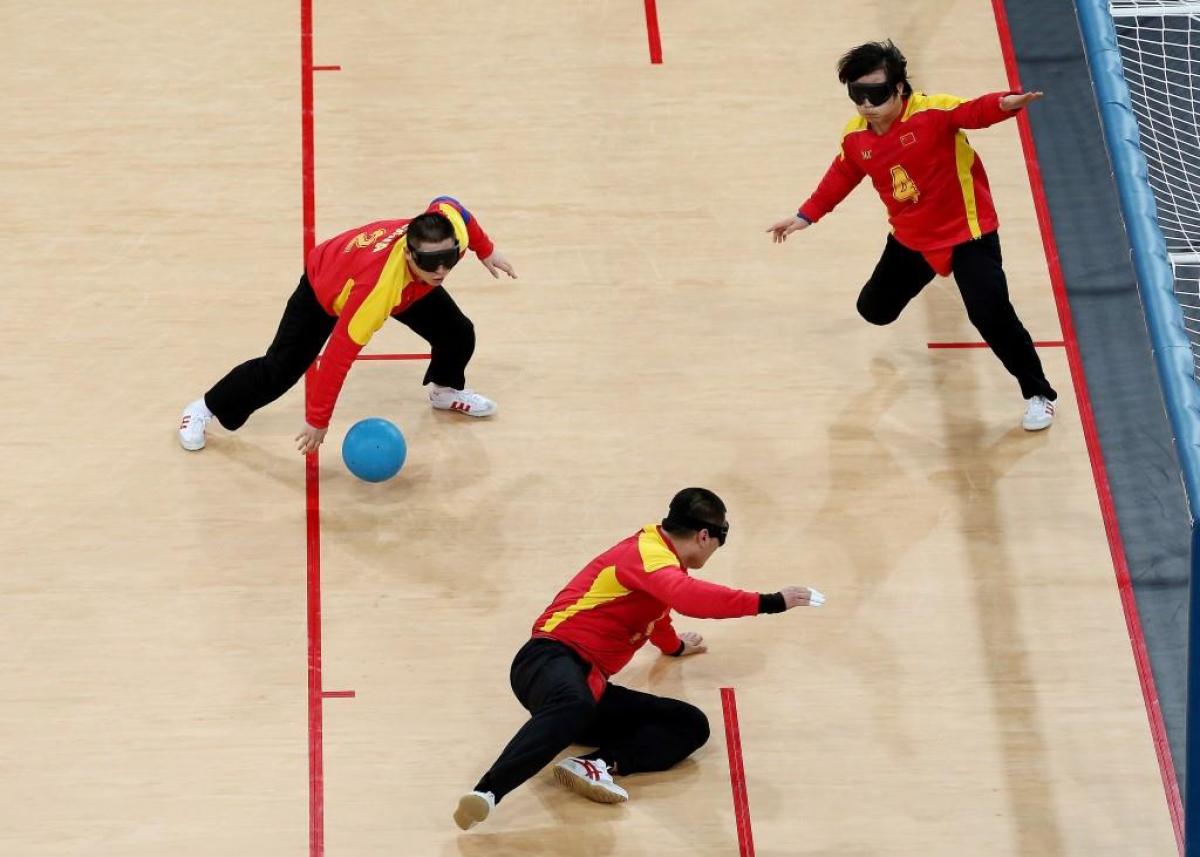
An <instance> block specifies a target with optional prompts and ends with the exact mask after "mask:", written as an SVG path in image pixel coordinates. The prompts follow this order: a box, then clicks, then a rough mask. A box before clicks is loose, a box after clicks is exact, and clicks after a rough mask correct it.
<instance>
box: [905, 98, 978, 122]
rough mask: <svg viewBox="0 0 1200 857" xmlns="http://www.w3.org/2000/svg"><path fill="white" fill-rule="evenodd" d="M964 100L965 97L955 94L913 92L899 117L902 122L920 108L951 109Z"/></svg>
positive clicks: (920, 109)
mask: <svg viewBox="0 0 1200 857" xmlns="http://www.w3.org/2000/svg"><path fill="white" fill-rule="evenodd" d="M964 101H966V99H965V98H959V97H958V96H957V95H944V94H941V93H939V94H936V95H926V94H925V93H924V92H914V93H913V94H912V95H911V96H909V99H908V107H906V108H905V109H904V115H903V116H901V117H900V121H901V122H903V121H905V120H906V119H908V118H909V117H910V116H912V115H913V114H915V113H920V112H921V111H922V110H953V109H954V108H955V107H957V106H958V105H960V104H962V103H963V102H964Z"/></svg>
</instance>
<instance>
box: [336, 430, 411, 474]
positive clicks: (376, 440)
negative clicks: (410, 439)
mask: <svg viewBox="0 0 1200 857" xmlns="http://www.w3.org/2000/svg"><path fill="white" fill-rule="evenodd" d="M407 456H408V445H407V444H406V443H405V442H404V435H402V434H401V433H400V429H398V428H396V426H395V424H393V423H391V422H389V421H388V420H385V419H383V418H382V417H368V418H367V419H365V420H359V421H358V422H356V423H355V424H354V425H352V426H350V431H348V432H346V437H345V439H344V440H343V441H342V461H344V462H346V468H347V469H348V470H349V471H350V472H351V473H353V474H354V475H355V476H357V477H358V478H359V479H362V480H363V481H364V482H383V481H384V480H386V479H391V478H392V477H393V476H395V475H396V474H397V473H399V472H400V468H401V467H403V466H404V459H405V458H406V457H407Z"/></svg>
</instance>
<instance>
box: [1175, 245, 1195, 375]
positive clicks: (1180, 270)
mask: <svg viewBox="0 0 1200 857" xmlns="http://www.w3.org/2000/svg"><path fill="white" fill-rule="evenodd" d="M1172 267H1173V268H1174V269H1175V297H1177V298H1178V299H1179V306H1180V307H1182V308H1183V326H1184V328H1185V329H1186V330H1187V334H1188V339H1190V340H1191V341H1192V367H1193V371H1194V373H1195V375H1196V378H1197V379H1200V349H1198V348H1197V344H1198V343H1200V258H1198V257H1192V258H1188V257H1186V256H1176V257H1175V259H1174V260H1173V264H1172Z"/></svg>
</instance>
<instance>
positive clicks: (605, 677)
mask: <svg viewBox="0 0 1200 857" xmlns="http://www.w3.org/2000/svg"><path fill="white" fill-rule="evenodd" d="M728 533H729V523H728V521H727V520H726V518H725V504H724V503H722V502H721V499H720V498H719V497H717V495H716V494H714V493H713V492H711V491H708V490H706V489H704V488H685V489H684V490H682V491H680V492H679V493H678V494H676V495H675V497H674V499H672V500H671V505H670V509H669V511H668V513H667V517H666V518H664V519H663V521H662V524H661V525H660V526H656V525H654V524H650V525H648V526H646V527H643V528H642V529H641V530H640V531H639V532H637V533H636V534H634V535H632V536H630V537H629V538H627V539H625V540H624V541H622V542H620V543H619V544H617V545H615V546H614V547H612V548H610V549H609V550H607V551H605V552H604V553H602V554H600V556H598V557H596V558H595V559H594V560H592V561H591V562H590V563H588V564H587V565H586V566H585V567H584V569H583V570H582V571H581V572H579V574H577V575H575V577H574V578H573V579H572V580H571V582H570V583H568V584H567V586H566V588H565V589H563V590H562V592H560V593H558V595H557V596H555V598H554V601H552V602H551V604H550V606H549V607H547V608H546V610H545V611H544V612H543V613H542V615H541V616H539V617H538V619H537V621H536V622H535V623H534V625H533V636H532V638H531V639H530V640H529V642H527V643H526V644H525V645H524V646H523V647H522V648H521V649H520V651H518V652H517V654H516V657H515V658H514V659H513V663H512V671H511V673H510V676H509V678H510V681H511V683H512V689H513V693H515V694H516V697H517V699H518V700H519V701H520V702H521V705H523V706H525V708H526V709H528V711H529V713H530V715H531V717H530V719H529V720H528V721H527V722H526V723H525V725H524V726H522V727H521V729H520V731H518V732H517V734H516V735H515V736H514V737H513V739H512V740H511V741H510V742H509V743H508V746H507V747H505V748H504V750H503V752H501V754H500V758H498V759H497V760H496V762H495V763H494V764H493V765H492V767H491V769H490V770H488V772H487V773H486V774H484V775H483V777H482V779H480V780H479V783H478V784H477V785H476V786H475V789H474V791H471V792H469V793H467V794H465V795H463V796H462V798H461V799H460V800H459V802H458V809H457V810H456V811H455V812H454V821H455V823H456V824H458V826H459V827H460V828H462V829H463V830H467V829H468V828H470V827H472V826H474V825H475V824H478V823H479V822H481V821H483V820H484V819H485V818H487V817H488V815H489V814H490V813H491V812H492V810H494V809H495V808H496V804H498V803H499V802H500V801H501V800H502V799H503V798H504V796H505V795H507V794H508V793H509V792H511V791H512V790H513V789H515V788H516V787H517V786H519V785H521V783H523V782H525V781H526V780H528V779H529V778H530V777H532V776H533V775H534V774H536V773H537V772H538V771H540V770H541V769H542V768H543V767H545V766H546V765H547V764H548V763H549V762H550V761H551V760H552V759H553V758H554V757H555V756H557V755H558V754H559V753H561V752H562V751H563V750H564V749H566V748H567V747H568V746H570V745H571V744H585V745H588V746H591V747H596V748H597V749H596V751H595V752H593V753H589V754H588V755H586V756H580V757H571V758H567V759H563V760H562V761H561V762H559V763H558V764H557V765H556V766H555V768H554V776H555V778H556V779H557V780H558V781H559V782H560V783H561V784H562V785H564V786H566V787H567V788H569V789H571V790H572V791H575V792H577V793H579V794H581V795H583V796H584V797H587V798H590V799H591V800H594V801H598V802H600V803H621V802H623V801H625V800H627V799H628V797H629V795H628V794H627V793H626V791H625V790H624V789H623V788H621V787H620V786H619V785H617V784H616V783H615V782H613V774H617V775H622V776H623V775H628V774H637V773H643V772H646V771H664V770H666V769H667V768H670V767H671V766H672V765H675V764H676V763H677V762H680V761H682V760H683V759H686V758H687V757H688V756H689V755H690V754H691V753H693V752H694V751H695V750H697V749H698V748H699V747H701V746H702V745H703V744H704V742H705V741H707V740H708V719H707V718H706V717H705V715H704V712H702V711H701V710H700V709H698V708H696V707H695V706H694V705H689V704H688V703H686V702H681V701H680V700H677V699H666V698H663V697H659V696H652V695H650V694H648V693H641V692H639V691H636V690H629V689H628V688H624V687H620V686H619V685H615V684H612V683H611V682H610V681H609V679H610V678H611V677H612V676H613V675H614V674H616V673H617V672H618V671H620V670H621V668H622V667H624V666H625V665H626V664H627V663H629V660H630V658H632V657H633V655H634V652H636V651H637V650H638V649H640V648H641V647H642V645H643V644H644V643H645V642H646V641H647V640H649V641H650V642H651V643H653V644H654V645H655V646H657V647H658V649H659V650H660V651H662V652H663V654H666V655H671V656H675V657H680V656H683V655H693V654H700V653H701V652H704V651H705V646H704V644H703V640H702V639H701V637H700V635H699V634H696V633H693V632H686V631H685V632H683V633H680V634H677V633H676V632H675V629H674V627H672V625H671V617H670V611H671V610H677V611H678V612H680V613H682V614H684V615H685V616H693V617H696V618H698V619H731V618H734V617H738V616H755V615H757V614H759V613H782V612H783V611H785V610H788V609H790V608H792V607H803V606H820V605H821V604H823V603H824V601H825V598H824V596H823V595H821V593H819V592H817V591H816V590H814V589H807V588H805V587H802V586H787V587H784V588H783V589H782V590H780V591H779V592H773V593H770V594H767V595H760V594H759V593H757V592H745V591H742V590H739V589H730V588H728V587H725V586H720V585H718V584H715V583H708V582H705V581H703V580H697V579H695V578H693V577H691V576H690V575H688V573H687V569H691V568H703V567H704V564H705V563H706V562H707V561H708V558H709V557H710V556H712V555H713V552H714V551H716V549H717V548H718V547H719V546H721V545H723V544H725V538H726V536H727V535H728Z"/></svg>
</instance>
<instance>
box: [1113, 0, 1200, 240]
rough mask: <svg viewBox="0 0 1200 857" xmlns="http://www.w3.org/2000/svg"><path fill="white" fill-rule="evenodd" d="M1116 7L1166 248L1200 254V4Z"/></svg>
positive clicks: (1121, 2)
mask: <svg viewBox="0 0 1200 857" xmlns="http://www.w3.org/2000/svg"><path fill="white" fill-rule="evenodd" d="M1111 8H1112V12H1113V22H1114V24H1115V25H1116V30H1117V44H1118V45H1119V46H1120V49H1121V64H1122V66H1123V67H1124V70H1125V80H1126V82H1127V83H1128V84H1129V95H1130V100H1131V101H1132V103H1133V110H1134V113H1135V114H1136V115H1137V120H1138V126H1139V128H1140V131H1141V137H1142V151H1143V153H1144V154H1145V156H1146V163H1147V166H1148V167H1149V171H1150V186H1151V188H1152V189H1153V191H1154V197H1155V199H1156V200H1157V203H1158V223H1159V227H1160V228H1161V229H1162V231H1163V235H1164V237H1165V238H1166V239H1167V249H1168V250H1169V251H1170V252H1172V253H1196V252H1200V138H1197V116H1196V105H1197V103H1198V102H1200V3H1167V2H1165V0H1160V2H1154V3H1146V2H1141V3H1133V2H1131V0H1118V2H1113V3H1112V4H1111Z"/></svg>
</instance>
